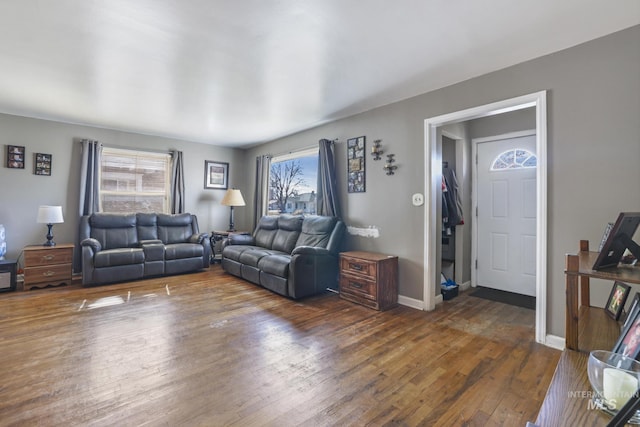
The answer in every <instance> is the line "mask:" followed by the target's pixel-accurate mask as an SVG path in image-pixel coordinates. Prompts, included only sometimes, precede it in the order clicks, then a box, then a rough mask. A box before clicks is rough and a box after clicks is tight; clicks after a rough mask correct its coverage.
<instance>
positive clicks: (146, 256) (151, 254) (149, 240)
mask: <svg viewBox="0 0 640 427" xmlns="http://www.w3.org/2000/svg"><path fill="white" fill-rule="evenodd" d="M208 237H209V236H208V235H207V233H200V232H199V230H198V219H197V218H196V216H195V215H191V214H189V213H184V214H176V215H169V214H155V213H130V214H114V213H95V214H92V215H87V216H83V217H81V219H80V246H81V248H82V284H83V285H93V284H102V283H112V282H122V281H125V280H135V279H141V278H143V277H150V276H162V275H169V274H178V273H186V272H190V271H197V270H201V269H203V268H207V267H209V255H210V250H211V249H210V246H209V238H208Z"/></svg>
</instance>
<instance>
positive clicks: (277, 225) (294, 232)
mask: <svg viewBox="0 0 640 427" xmlns="http://www.w3.org/2000/svg"><path fill="white" fill-rule="evenodd" d="M344 232H345V225H344V223H343V222H342V221H340V220H339V219H338V218H335V217H328V216H316V215H309V216H306V215H305V216H303V215H289V214H281V215H279V216H264V217H262V218H261V219H260V221H259V222H258V225H257V227H256V229H255V231H254V232H253V235H240V234H232V235H230V236H229V239H228V240H227V242H226V243H225V246H224V248H223V250H222V268H223V269H224V270H225V271H226V272H228V273H231V274H233V275H235V276H238V277H242V278H243V279H246V280H248V281H250V282H253V283H255V284H258V285H261V286H263V287H265V288H267V289H269V290H271V291H273V292H276V293H278V294H280V295H284V296H287V297H290V298H302V297H306V296H309V295H314V294H318V293H321V292H324V291H325V290H326V289H327V288H329V287H331V288H337V283H338V252H339V250H340V245H341V243H342V237H343V235H344Z"/></svg>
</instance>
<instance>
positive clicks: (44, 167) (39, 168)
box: [33, 153, 53, 176]
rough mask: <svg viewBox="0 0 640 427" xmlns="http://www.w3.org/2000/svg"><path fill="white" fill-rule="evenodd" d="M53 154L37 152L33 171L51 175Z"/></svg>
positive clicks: (37, 173)
mask: <svg viewBox="0 0 640 427" xmlns="http://www.w3.org/2000/svg"><path fill="white" fill-rule="evenodd" d="M52 157H53V156H52V155H51V154H43V153H36V154H35V162H34V167H33V173H34V174H36V175H45V176H51V158H52Z"/></svg>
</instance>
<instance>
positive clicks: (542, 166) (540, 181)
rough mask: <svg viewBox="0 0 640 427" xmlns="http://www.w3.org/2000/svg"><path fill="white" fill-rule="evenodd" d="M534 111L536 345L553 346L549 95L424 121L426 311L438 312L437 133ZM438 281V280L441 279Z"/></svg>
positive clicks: (439, 167)
mask: <svg viewBox="0 0 640 427" xmlns="http://www.w3.org/2000/svg"><path fill="white" fill-rule="evenodd" d="M529 107H535V114H536V156H537V158H538V167H537V169H536V210H537V215H536V341H537V342H539V343H543V344H546V345H550V346H554V347H558V345H557V344H555V345H554V341H557V339H556V338H557V337H553V336H549V337H547V283H546V278H547V165H546V161H547V92H546V91H545V90H543V91H540V92H534V93H530V94H527V95H522V96H518V97H515V98H510V99H506V100H503V101H498V102H494V103H491V104H486V105H481V106H478V107H473V108H469V109H466V110H461V111H455V112H453V113H447V114H443V115H441V116H435V117H430V118H427V119H425V121H424V135H425V136H424V138H425V152H424V156H425V167H424V170H425V182H424V186H425V187H424V188H425V196H426V197H425V204H424V224H425V225H424V238H423V241H424V257H423V264H424V279H423V301H422V303H423V308H424V309H425V310H433V309H435V303H436V282H437V284H438V286H439V280H436V279H437V278H436V274H435V268H436V267H435V266H436V262H437V260H436V242H438V241H440V239H439V236H437V235H436V234H437V233H436V221H437V214H436V210H437V203H439V202H440V201H439V200H437V198H436V197H435V195H436V194H437V183H438V178H439V176H440V175H441V174H442V164H441V163H440V158H439V157H438V153H437V129H438V128H439V127H441V126H446V125H449V124H452V123H459V122H463V121H466V120H471V119H477V118H480V117H487V116H491V115H495V114H501V113H506V112H509V111H514V110H519V109H522V108H529ZM438 279H439V278H438Z"/></svg>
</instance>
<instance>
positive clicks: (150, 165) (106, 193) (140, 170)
mask: <svg viewBox="0 0 640 427" xmlns="http://www.w3.org/2000/svg"><path fill="white" fill-rule="evenodd" d="M170 191H171V156H170V155H169V154H162V153H152V152H146V151H136V150H126V149H120V148H108V147H104V149H103V151H102V164H101V167H100V211H101V212H158V213H169V193H170Z"/></svg>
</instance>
